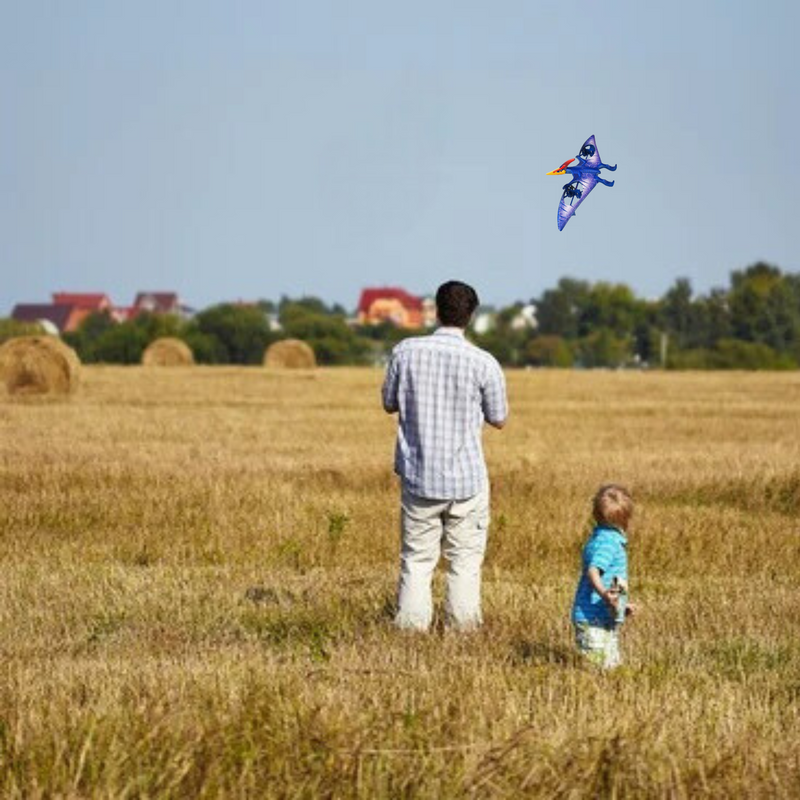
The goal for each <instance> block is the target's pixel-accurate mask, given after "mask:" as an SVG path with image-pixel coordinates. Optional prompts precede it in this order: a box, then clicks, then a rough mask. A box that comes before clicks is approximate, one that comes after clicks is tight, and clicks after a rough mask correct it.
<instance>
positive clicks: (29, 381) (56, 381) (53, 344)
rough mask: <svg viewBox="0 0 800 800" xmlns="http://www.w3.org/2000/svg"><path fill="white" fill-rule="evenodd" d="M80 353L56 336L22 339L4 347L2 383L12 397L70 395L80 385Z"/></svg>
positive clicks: (1, 352) (0, 361) (0, 370)
mask: <svg viewBox="0 0 800 800" xmlns="http://www.w3.org/2000/svg"><path fill="white" fill-rule="evenodd" d="M80 372H81V361H80V359H79V358H78V355H77V353H76V352H75V351H74V350H73V349H72V348H71V347H69V346H67V345H66V344H64V342H62V341H61V339H59V338H58V337H56V336H19V337H17V338H15V339H9V340H8V341H7V342H6V343H5V344H3V346H2V347H0V380H2V382H3V383H4V384H5V386H6V389H7V390H8V393H9V394H10V395H48V394H51V395H66V394H70V393H72V392H74V391H75V390H76V389H77V388H78V384H79V382H80Z"/></svg>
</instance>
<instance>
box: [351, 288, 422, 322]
mask: <svg viewBox="0 0 800 800" xmlns="http://www.w3.org/2000/svg"><path fill="white" fill-rule="evenodd" d="M423 311H424V308H423V301H422V299H421V298H419V297H416V296H415V295H413V294H409V293H408V292H407V291H406V290H405V289H400V288H398V287H395V286H386V287H383V288H374V289H372V288H371V289H364V290H363V291H362V292H361V298H360V300H359V301H358V321H359V323H360V324H362V325H378V324H380V323H381V322H390V323H392V324H393V325H396V326H397V327H398V328H421V327H423V325H424V324H425V322H424V320H425V316H424V314H423ZM429 313H430V312H429V311H428V314H429Z"/></svg>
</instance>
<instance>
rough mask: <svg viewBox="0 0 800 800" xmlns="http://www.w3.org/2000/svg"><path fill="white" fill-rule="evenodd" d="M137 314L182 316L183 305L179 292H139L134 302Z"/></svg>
mask: <svg viewBox="0 0 800 800" xmlns="http://www.w3.org/2000/svg"><path fill="white" fill-rule="evenodd" d="M133 308H135V309H136V311H137V313H142V312H147V313H148V314H180V313H181V304H180V301H179V300H178V294H177V292H139V294H137V295H136V299H135V300H134V301H133Z"/></svg>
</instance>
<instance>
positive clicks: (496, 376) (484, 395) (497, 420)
mask: <svg viewBox="0 0 800 800" xmlns="http://www.w3.org/2000/svg"><path fill="white" fill-rule="evenodd" d="M481 407H482V408H483V418H484V419H485V420H486V422H488V423H489V425H491V426H492V427H493V428H497V430H500V429H501V428H503V427H504V426H505V424H506V421H507V420H508V398H507V397H506V379H505V375H503V370H502V369H501V368H500V365H499V364H498V363H497V362H496V361H494V363H493V364H492V366H491V368H490V369H489V372H488V374H487V376H486V380H485V381H484V384H483V386H481Z"/></svg>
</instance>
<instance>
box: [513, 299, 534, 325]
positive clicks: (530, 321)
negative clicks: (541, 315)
mask: <svg viewBox="0 0 800 800" xmlns="http://www.w3.org/2000/svg"><path fill="white" fill-rule="evenodd" d="M538 327H539V321H538V320H537V319H536V306H535V305H533V303H528V304H527V305H524V306H522V308H520V310H519V311H517V313H516V314H515V315H514V316H513V317H512V319H511V330H513V331H524V330H536V328H538Z"/></svg>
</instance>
